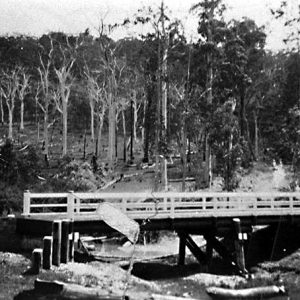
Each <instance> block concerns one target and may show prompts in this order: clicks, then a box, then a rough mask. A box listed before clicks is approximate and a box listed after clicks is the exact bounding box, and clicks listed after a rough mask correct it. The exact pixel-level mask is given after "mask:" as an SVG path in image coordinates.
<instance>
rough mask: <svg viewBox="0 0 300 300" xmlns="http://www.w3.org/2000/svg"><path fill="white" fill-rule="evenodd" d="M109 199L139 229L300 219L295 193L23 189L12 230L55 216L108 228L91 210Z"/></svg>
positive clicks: (38, 230) (87, 228) (45, 228)
mask: <svg viewBox="0 0 300 300" xmlns="http://www.w3.org/2000/svg"><path fill="white" fill-rule="evenodd" d="M104 201H105V202H109V203H111V205H113V206H114V207H116V208H118V209H120V210H121V211H123V213H124V214H126V215H127V216H128V217H130V218H132V219H135V220H136V221H137V222H139V223H140V224H143V225H142V229H144V230H186V231H189V232H190V233H192V232H197V233H203V232H205V231H207V230H215V231H218V232H220V233H221V232H225V231H228V230H231V227H232V219H233V218H240V219H241V222H242V226H244V227H245V230H247V229H249V228H250V227H251V226H253V225H268V224H272V223H277V222H279V221H280V222H292V223H300V193H203V192H194V193H170V192H168V193H73V192H70V193H56V194H55V193H54V194H53V193H52V194H51V193H42V194H41V193H29V192H26V193H24V206H23V207H24V210H23V215H22V217H20V218H18V221H17V231H18V232H19V233H22V234H36V235H45V234H49V233H50V232H51V224H52V221H53V220H55V219H65V218H69V219H73V220H74V226H75V230H77V231H80V232H89V233H90V232H92V231H97V232H102V233H106V232H108V231H110V229H109V227H108V226H107V225H105V223H104V222H102V221H101V219H100V217H99V215H98V214H97V212H96V210H97V208H98V206H99V203H102V202H104Z"/></svg>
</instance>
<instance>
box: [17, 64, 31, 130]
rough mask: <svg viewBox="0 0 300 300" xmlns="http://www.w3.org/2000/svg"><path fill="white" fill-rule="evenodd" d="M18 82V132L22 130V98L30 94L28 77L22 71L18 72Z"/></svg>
mask: <svg viewBox="0 0 300 300" xmlns="http://www.w3.org/2000/svg"><path fill="white" fill-rule="evenodd" d="M20 73H21V74H20V81H19V90H18V94H19V100H20V102H21V109H20V130H21V131H23V130H24V98H25V96H26V95H27V94H28V93H29V92H30V76H29V75H28V74H26V72H25V70H24V69H21V71H20Z"/></svg>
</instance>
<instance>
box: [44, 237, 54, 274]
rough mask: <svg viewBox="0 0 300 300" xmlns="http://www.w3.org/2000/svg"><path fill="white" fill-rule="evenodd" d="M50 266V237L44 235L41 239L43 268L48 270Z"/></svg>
mask: <svg viewBox="0 0 300 300" xmlns="http://www.w3.org/2000/svg"><path fill="white" fill-rule="evenodd" d="M51 266H52V237H51V236H45V237H44V239H43V269H45V270H49V269H50V268H51Z"/></svg>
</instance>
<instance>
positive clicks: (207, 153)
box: [205, 5, 214, 188]
mask: <svg viewBox="0 0 300 300" xmlns="http://www.w3.org/2000/svg"><path fill="white" fill-rule="evenodd" d="M213 15H214V6H213V5H212V6H211V8H210V10H209V12H208V16H209V23H208V24H209V25H208V30H207V31H208V32H207V40H208V42H209V43H212V30H211V22H212V19H213ZM207 66H208V70H207V71H208V74H207V92H208V95H207V102H208V104H212V101H213V90H212V89H213V68H212V54H211V53H210V52H209V53H208V54H207ZM205 145H206V149H205V166H206V180H207V185H208V188H210V187H211V183H212V161H211V160H212V157H211V147H210V144H209V133H208V134H207V136H206V139H205Z"/></svg>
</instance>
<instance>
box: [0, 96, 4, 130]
mask: <svg viewBox="0 0 300 300" xmlns="http://www.w3.org/2000/svg"><path fill="white" fill-rule="evenodd" d="M0 112H1V124H2V125H3V124H4V109H3V100H2V98H1V96H0Z"/></svg>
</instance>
